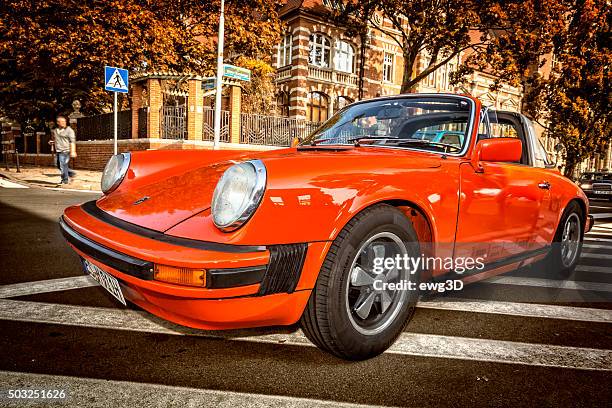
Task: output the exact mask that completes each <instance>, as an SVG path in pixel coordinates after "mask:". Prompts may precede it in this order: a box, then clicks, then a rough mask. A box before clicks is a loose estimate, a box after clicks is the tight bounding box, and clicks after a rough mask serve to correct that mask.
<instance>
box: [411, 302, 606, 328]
mask: <svg viewBox="0 0 612 408" xmlns="http://www.w3.org/2000/svg"><path fill="white" fill-rule="evenodd" d="M417 307H419V308H422V309H436V310H450V311H460V312H474V313H489V314H501V315H509V316H521V317H535V318H539V319H542V318H547V319H560V320H576V321H584V322H597V323H612V310H607V309H593V308H587V307H570V306H559V305H545V304H537V303H520V302H499V301H488V300H466V299H457V298H455V299H453V298H444V299H443V300H428V301H426V302H419V303H418V304H417Z"/></svg>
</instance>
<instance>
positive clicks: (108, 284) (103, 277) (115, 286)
mask: <svg viewBox="0 0 612 408" xmlns="http://www.w3.org/2000/svg"><path fill="white" fill-rule="evenodd" d="M83 266H84V268H85V273H87V274H88V275H89V276H91V277H92V278H94V279H95V280H96V282H98V283H99V284H100V285H101V286H102V287H103V288H104V289H106V290H108V291H109V292H110V294H111V295H113V296H114V297H115V298H117V300H118V301H120V302H121V303H123V305H124V306H125V305H126V303H125V298H124V297H123V293H122V292H121V287H119V281H118V280H117V279H116V278H115V277H114V276H112V275H110V274H108V273H106V272H104V271H103V270H102V269H100V268H98V267H97V266H96V265H94V264H92V263H91V262H89V261H88V260H87V259H83Z"/></svg>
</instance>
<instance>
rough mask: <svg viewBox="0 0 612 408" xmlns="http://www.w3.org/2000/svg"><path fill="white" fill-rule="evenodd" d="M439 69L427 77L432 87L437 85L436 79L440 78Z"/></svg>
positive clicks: (428, 83)
mask: <svg viewBox="0 0 612 408" xmlns="http://www.w3.org/2000/svg"><path fill="white" fill-rule="evenodd" d="M437 77H438V71H433V72H431V73H430V74H429V76H428V77H427V85H429V86H430V87H432V88H435V87H436V80H437V79H438V78H437Z"/></svg>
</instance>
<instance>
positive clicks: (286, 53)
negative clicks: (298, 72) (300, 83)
mask: <svg viewBox="0 0 612 408" xmlns="http://www.w3.org/2000/svg"><path fill="white" fill-rule="evenodd" d="M292 42H293V37H292V36H291V34H287V35H286V36H284V37H283V40H282V41H281V43H280V44H279V46H278V55H277V57H276V64H277V66H278V67H279V68H280V67H284V66H286V65H291V48H292V47H291V46H292Z"/></svg>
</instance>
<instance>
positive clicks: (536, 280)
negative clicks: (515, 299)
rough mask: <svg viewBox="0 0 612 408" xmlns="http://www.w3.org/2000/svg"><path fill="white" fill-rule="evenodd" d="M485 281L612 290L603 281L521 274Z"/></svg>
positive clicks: (611, 285)
mask: <svg viewBox="0 0 612 408" xmlns="http://www.w3.org/2000/svg"><path fill="white" fill-rule="evenodd" d="M482 282H484V283H493V284H499V285H515V286H532V287H540V288H557V289H571V290H589V291H594V292H612V284H610V283H601V282H580V281H572V280H553V279H542V278H524V277H519V276H495V277H492V278H489V279H486V280H483V281H482Z"/></svg>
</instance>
